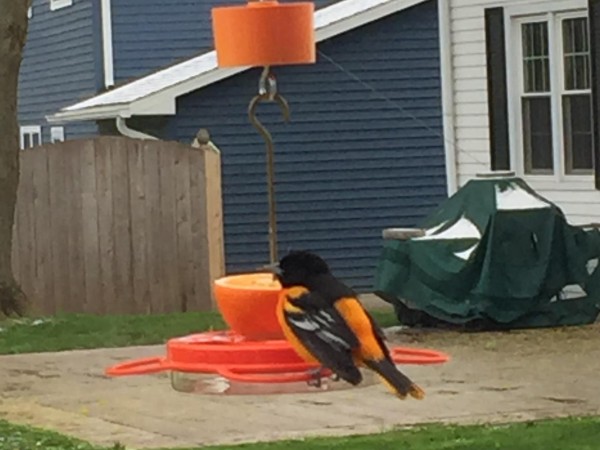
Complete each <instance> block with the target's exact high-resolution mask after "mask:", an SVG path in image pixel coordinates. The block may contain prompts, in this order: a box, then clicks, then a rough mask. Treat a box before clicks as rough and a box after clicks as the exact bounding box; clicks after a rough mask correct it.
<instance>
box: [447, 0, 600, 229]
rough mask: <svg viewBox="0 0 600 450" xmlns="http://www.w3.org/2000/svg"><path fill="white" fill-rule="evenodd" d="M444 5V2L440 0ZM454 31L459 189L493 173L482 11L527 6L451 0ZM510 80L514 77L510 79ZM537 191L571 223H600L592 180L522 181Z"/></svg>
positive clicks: (503, 0) (599, 195)
mask: <svg viewBox="0 0 600 450" xmlns="http://www.w3.org/2000/svg"><path fill="white" fill-rule="evenodd" d="M441 1H446V0H441ZM448 1H449V2H450V7H451V12H450V30H451V33H452V43H451V48H452V73H453V77H454V79H453V80H452V86H453V90H454V92H453V94H454V114H455V117H454V126H455V132H456V161H457V172H458V174H457V176H458V185H459V187H460V186H462V185H463V184H464V183H466V182H467V181H468V180H469V179H471V178H473V177H474V176H475V175H476V174H477V173H479V172H487V171H489V170H490V157H489V149H490V140H489V124H488V118H487V114H488V104H487V70H486V54H485V28H484V9H485V8H488V7H496V6H503V7H513V6H520V5H523V4H524V3H525V2H524V1H523V0H448ZM526 3H527V6H528V7H536V6H540V5H544V4H545V5H548V4H549V3H552V4H557V3H563V4H564V6H565V8H569V7H572V6H573V5H574V3H577V5H580V4H581V2H577V1H575V2H574V1H571V0H564V1H562V2H554V1H553V2H548V1H540V0H534V1H532V0H529V1H527V2H526ZM509 80H510V78H509ZM509 82H510V81H509ZM524 179H525V180H526V181H527V182H528V183H529V184H530V185H531V187H532V188H533V189H535V190H536V191H538V192H539V193H540V194H541V195H543V196H545V197H546V198H548V199H549V200H551V201H553V202H555V203H556V204H557V205H559V206H560V207H561V208H562V209H563V211H564V212H565V214H566V215H567V217H568V219H569V221H570V222H571V223H573V224H583V223H589V222H600V191H596V190H595V189H594V182H593V177H591V176H583V177H575V178H574V180H573V179H571V180H563V181H554V180H548V179H546V180H542V179H540V178H537V179H536V178H535V177H531V176H528V177H524Z"/></svg>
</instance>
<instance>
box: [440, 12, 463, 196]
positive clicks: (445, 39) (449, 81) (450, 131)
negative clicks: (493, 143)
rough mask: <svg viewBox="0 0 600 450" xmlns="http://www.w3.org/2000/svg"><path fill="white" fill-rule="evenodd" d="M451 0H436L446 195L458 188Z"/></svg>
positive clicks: (451, 193)
mask: <svg viewBox="0 0 600 450" xmlns="http://www.w3.org/2000/svg"><path fill="white" fill-rule="evenodd" d="M450 2H451V0H438V27H439V35H440V36H439V39H440V67H441V83H442V117H443V128H444V154H445V159H446V184H447V190H448V196H451V195H453V194H454V193H455V192H456V190H457V188H458V173H457V167H456V162H457V161H456V160H457V157H456V154H457V151H456V150H457V149H456V134H455V128H454V126H455V120H454V70H453V63H452V29H451V17H450V11H451V7H450Z"/></svg>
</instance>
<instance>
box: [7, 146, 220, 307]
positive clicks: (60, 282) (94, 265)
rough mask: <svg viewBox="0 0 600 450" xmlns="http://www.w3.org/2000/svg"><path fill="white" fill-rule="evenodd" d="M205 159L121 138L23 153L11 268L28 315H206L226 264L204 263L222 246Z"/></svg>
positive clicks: (186, 150)
mask: <svg viewBox="0 0 600 450" xmlns="http://www.w3.org/2000/svg"><path fill="white" fill-rule="evenodd" d="M205 152H206V150H204V149H202V148H193V147H190V146H186V145H183V144H179V143H174V142H163V141H141V140H135V139H129V138H124V137H100V138H95V139H91V140H79V141H67V142H63V143H58V144H51V145H45V146H41V147H35V148H32V149H28V150H25V151H22V152H21V180H20V183H19V190H18V198H17V209H16V213H15V228H14V235H13V240H14V245H13V267H14V272H15V276H16V277H17V280H18V281H19V282H20V283H21V285H22V287H23V289H24V291H25V293H26V294H27V295H28V297H29V299H30V301H31V303H32V305H33V307H34V311H35V312H37V313H41V314H54V313H57V312H84V313H95V314H117V313H138V314H139V313H162V312H175V311H188V310H208V309H211V308H212V305H213V302H212V299H211V298H212V295H211V283H212V279H214V278H215V277H216V276H220V275H222V273H216V271H215V270H214V269H211V268H212V267H223V266H224V262H223V261H222V260H220V261H209V258H210V257H211V255H209V248H210V249H213V250H212V257H213V259H214V258H219V257H220V255H222V254H223V249H222V246H223V242H222V228H221V230H220V233H219V232H215V224H214V218H215V215H216V216H217V217H222V212H221V211H212V212H211V213H210V214H208V213H207V208H208V207H209V206H210V207H211V208H214V206H212V205H214V204H215V203H217V204H219V202H215V201H214V199H212V200H211V201H210V202H209V201H207V190H208V189H207V183H209V184H210V183H218V184H219V185H220V183H221V180H220V176H218V177H215V174H214V173H211V174H206V173H205V171H206V153H205ZM211 158H213V159H214V155H211ZM211 166H213V167H214V160H211ZM209 195H212V194H209ZM209 203H210V205H208V204H209ZM211 218H212V220H211ZM209 222H210V223H209ZM219 225H220V226H221V227H222V224H221V223H219ZM214 249H216V250H214ZM221 258H222V257H221Z"/></svg>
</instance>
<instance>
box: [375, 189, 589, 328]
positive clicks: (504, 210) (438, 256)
mask: <svg viewBox="0 0 600 450" xmlns="http://www.w3.org/2000/svg"><path fill="white" fill-rule="evenodd" d="M420 228H423V229H425V230H426V235H425V236H423V237H416V238H411V239H407V240H386V241H385V242H384V248H383V251H382V255H381V258H380V261H379V265H378V268H377V272H376V281H375V291H376V292H377V293H379V294H380V295H381V296H382V297H383V298H384V299H386V300H388V301H391V302H392V303H394V305H395V306H396V311H397V312H398V316H399V319H400V321H401V322H403V323H407V324H411V325H414V324H415V320H414V317H420V318H421V319H423V321H424V322H426V323H431V322H432V321H433V322H441V323H448V324H458V325H468V324H480V325H481V324H484V325H485V326H484V327H485V328H529V327H546V326H558V325H576V324H587V323H591V322H593V321H594V320H595V319H596V317H597V316H598V313H599V312H600V269H598V268H597V267H598V258H599V257H600V233H599V232H598V230H594V229H589V230H588V229H583V228H580V227H575V226H572V225H570V224H568V222H567V221H566V219H565V217H564V215H563V213H562V211H561V210H560V209H559V208H558V207H557V206H556V205H554V204H552V203H551V202H550V201H548V200H546V199H544V198H543V197H541V196H539V195H538V194H537V193H536V192H535V191H533V190H532V189H531V188H530V187H529V186H528V185H527V184H526V183H525V182H524V181H523V180H521V179H519V178H500V179H476V180H472V181H470V182H468V183H467V184H466V185H465V186H464V187H463V188H461V189H460V190H459V191H458V192H457V193H456V194H455V195H453V196H452V197H451V198H449V199H448V200H447V201H446V202H444V203H443V204H442V205H441V206H440V207H438V209H437V210H435V211H434V212H433V213H432V214H431V215H430V216H429V217H428V218H427V219H425V221H424V222H423V223H422V224H421V226H420ZM415 312H418V313H419V314H417V315H415V314H414V313H415ZM409 313H411V314H409ZM409 317H413V319H410V318H409ZM416 322H419V321H418V320H417V321H416Z"/></svg>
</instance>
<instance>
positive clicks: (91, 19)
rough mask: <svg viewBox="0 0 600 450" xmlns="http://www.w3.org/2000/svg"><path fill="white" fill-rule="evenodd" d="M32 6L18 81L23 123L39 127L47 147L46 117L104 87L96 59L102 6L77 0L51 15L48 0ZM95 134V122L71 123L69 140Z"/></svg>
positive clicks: (67, 132)
mask: <svg viewBox="0 0 600 450" xmlns="http://www.w3.org/2000/svg"><path fill="white" fill-rule="evenodd" d="M32 7H33V17H32V18H31V19H30V21H29V33H28V36H27V42H26V44H25V49H24V54H23V62H22V64H21V72H20V79H19V100H18V101H19V122H20V125H41V126H42V134H43V136H42V139H43V142H48V141H49V140H50V125H49V124H48V123H47V122H46V119H45V116H46V115H48V114H52V113H55V112H56V111H58V110H59V109H60V108H62V107H64V106H68V105H69V104H71V103H74V102H76V101H77V100H79V99H81V98H85V97H89V96H91V95H94V94H95V93H96V92H97V91H98V88H99V87H100V85H101V82H102V79H101V78H100V72H99V71H98V68H97V65H96V64H97V63H95V60H94V58H95V55H97V53H98V46H99V45H100V41H99V35H97V33H99V28H98V27H99V23H98V17H97V16H98V14H99V9H98V8H99V2H97V1H94V0H75V1H74V2H73V5H72V6H69V7H67V8H64V9H59V10H57V11H50V4H49V1H48V0H33V2H32ZM101 61H102V60H100V61H99V63H98V64H101ZM96 129H97V127H96V125H95V124H94V123H93V122H82V123H72V124H67V125H65V137H66V138H69V139H71V138H77V137H82V136H86V135H90V134H94V133H96Z"/></svg>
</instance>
